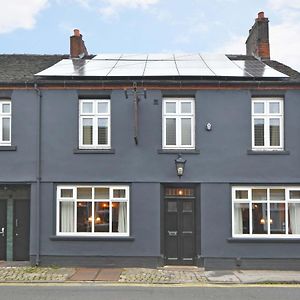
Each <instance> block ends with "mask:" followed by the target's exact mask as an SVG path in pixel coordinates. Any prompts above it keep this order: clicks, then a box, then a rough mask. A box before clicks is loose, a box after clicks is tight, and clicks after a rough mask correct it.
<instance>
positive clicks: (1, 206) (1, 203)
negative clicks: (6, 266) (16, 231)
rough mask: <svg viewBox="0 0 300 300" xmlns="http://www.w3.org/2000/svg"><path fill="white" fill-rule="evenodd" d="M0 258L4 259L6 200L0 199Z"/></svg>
mask: <svg viewBox="0 0 300 300" xmlns="http://www.w3.org/2000/svg"><path fill="white" fill-rule="evenodd" d="M0 260H6V201H5V200H1V199H0Z"/></svg>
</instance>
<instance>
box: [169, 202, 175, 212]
mask: <svg viewBox="0 0 300 300" xmlns="http://www.w3.org/2000/svg"><path fill="white" fill-rule="evenodd" d="M168 212H177V202H175V201H168Z"/></svg>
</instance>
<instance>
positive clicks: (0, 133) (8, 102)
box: [0, 100, 11, 147]
mask: <svg viewBox="0 0 300 300" xmlns="http://www.w3.org/2000/svg"><path fill="white" fill-rule="evenodd" d="M3 105H9V113H4V112H3ZM3 119H9V140H8V141H4V140H3ZM1 146H11V100H0V147H1Z"/></svg>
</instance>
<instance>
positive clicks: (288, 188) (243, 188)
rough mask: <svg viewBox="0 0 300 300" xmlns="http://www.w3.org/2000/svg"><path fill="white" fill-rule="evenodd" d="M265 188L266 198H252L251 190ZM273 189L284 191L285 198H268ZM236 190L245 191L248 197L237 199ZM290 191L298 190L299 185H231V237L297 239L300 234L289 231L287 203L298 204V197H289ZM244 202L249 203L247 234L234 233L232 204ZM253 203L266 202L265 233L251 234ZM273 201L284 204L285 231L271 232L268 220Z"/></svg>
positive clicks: (299, 200)
mask: <svg viewBox="0 0 300 300" xmlns="http://www.w3.org/2000/svg"><path fill="white" fill-rule="evenodd" d="M259 189H261V190H267V200H253V199H252V190H259ZM273 189H281V190H284V192H285V200H284V201H282V200H271V199H270V190H273ZM236 191H247V192H248V197H247V199H237V198H236ZM291 191H299V192H300V186H281V185H279V186H278V185H276V186H275V185H274V186H268V185H266V186H263V185H254V186H232V188H231V235H232V237H233V238H246V239H295V238H296V239H298V238H300V234H293V233H289V204H291V203H296V204H299V205H300V197H299V199H290V192H291ZM240 203H246V204H248V205H249V234H248V233H245V234H244V233H242V234H236V233H235V222H234V219H235V215H234V205H235V204H240ZM254 203H266V204H267V223H268V228H267V234H253V224H252V222H253V221H252V204H254ZM274 203H281V204H285V233H281V234H277V233H276V234H274V233H271V222H270V219H271V217H270V215H271V209H270V204H274Z"/></svg>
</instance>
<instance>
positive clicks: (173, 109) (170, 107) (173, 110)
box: [166, 102, 176, 114]
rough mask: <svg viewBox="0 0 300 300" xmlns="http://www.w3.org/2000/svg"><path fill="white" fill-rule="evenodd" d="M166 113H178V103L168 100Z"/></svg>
mask: <svg viewBox="0 0 300 300" xmlns="http://www.w3.org/2000/svg"><path fill="white" fill-rule="evenodd" d="M166 113H168V114H169V113H171V114H175V113H176V103H175V102H166Z"/></svg>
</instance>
